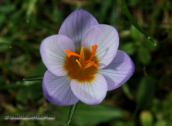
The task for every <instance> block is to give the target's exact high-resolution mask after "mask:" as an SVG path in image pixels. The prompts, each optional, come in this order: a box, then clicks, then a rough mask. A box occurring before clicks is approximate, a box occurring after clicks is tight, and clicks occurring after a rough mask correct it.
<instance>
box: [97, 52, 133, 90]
mask: <svg viewBox="0 0 172 126" xmlns="http://www.w3.org/2000/svg"><path fill="white" fill-rule="evenodd" d="M134 70H135V66H134V63H133V61H132V60H131V58H130V57H129V56H128V54H126V53H125V52H124V51H121V50H118V52H117V54H116V57H115V58H114V60H113V61H112V62H111V63H110V64H109V65H108V66H107V67H105V68H103V69H101V70H100V73H101V74H102V75H103V76H104V77H105V79H106V81H107V85H108V91H110V90H113V89H116V88H118V87H120V86H121V85H122V84H124V83H125V82H126V81H128V79H129V78H130V77H131V76H132V75H133V73H134Z"/></svg>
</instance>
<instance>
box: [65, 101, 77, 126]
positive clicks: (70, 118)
mask: <svg viewBox="0 0 172 126" xmlns="http://www.w3.org/2000/svg"><path fill="white" fill-rule="evenodd" d="M76 105H77V103H76V104H74V105H72V107H71V110H70V114H69V119H68V123H67V124H68V125H69V124H70V122H71V120H72V117H73V115H74V112H75V109H76Z"/></svg>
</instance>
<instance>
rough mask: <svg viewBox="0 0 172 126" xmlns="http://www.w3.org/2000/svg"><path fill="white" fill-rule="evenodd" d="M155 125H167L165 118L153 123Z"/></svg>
mask: <svg viewBox="0 0 172 126" xmlns="http://www.w3.org/2000/svg"><path fill="white" fill-rule="evenodd" d="M155 126H167V125H166V121H165V120H159V121H157V122H156V123H155Z"/></svg>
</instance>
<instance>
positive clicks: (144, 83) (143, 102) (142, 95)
mask: <svg viewBox="0 0 172 126" xmlns="http://www.w3.org/2000/svg"><path fill="white" fill-rule="evenodd" d="M154 94H155V86H154V82H153V81H151V80H150V79H148V78H147V77H143V78H142V79H141V81H140V83H139V86H138V89H137V93H136V102H137V104H138V105H139V107H142V108H145V107H148V106H150V105H151V102H152V99H153V97H154Z"/></svg>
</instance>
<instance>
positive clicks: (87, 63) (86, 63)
mask: <svg viewBox="0 0 172 126" xmlns="http://www.w3.org/2000/svg"><path fill="white" fill-rule="evenodd" d="M96 50H97V45H93V46H92V54H91V57H90V59H89V60H87V61H84V50H83V46H82V47H81V51H80V55H79V54H77V53H74V52H72V51H69V50H65V52H66V55H67V56H68V57H70V56H71V55H73V56H77V57H79V61H78V60H77V59H76V62H77V63H78V65H79V67H80V68H81V69H82V67H83V69H86V68H88V67H90V66H95V67H97V64H95V63H94V61H91V59H92V58H93V57H94V55H95V53H96ZM81 64H82V65H81Z"/></svg>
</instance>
